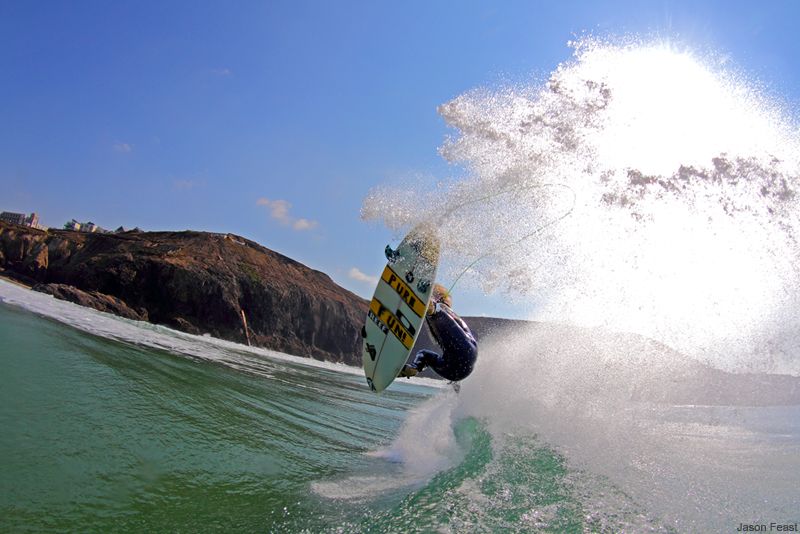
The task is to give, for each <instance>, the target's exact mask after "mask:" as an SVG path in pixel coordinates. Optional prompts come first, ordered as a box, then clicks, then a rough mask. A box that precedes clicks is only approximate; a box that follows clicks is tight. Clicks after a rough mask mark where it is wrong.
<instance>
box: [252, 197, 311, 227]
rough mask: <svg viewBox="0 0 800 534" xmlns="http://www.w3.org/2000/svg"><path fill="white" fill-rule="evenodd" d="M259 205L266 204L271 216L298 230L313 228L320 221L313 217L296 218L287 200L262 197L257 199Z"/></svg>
mask: <svg viewBox="0 0 800 534" xmlns="http://www.w3.org/2000/svg"><path fill="white" fill-rule="evenodd" d="M256 204H257V205H258V206H264V207H265V208H267V210H268V211H269V216H270V217H272V218H273V219H275V220H276V221H278V222H279V223H281V224H282V225H284V226H291V227H292V228H294V229H295V230H297V231H298V232H302V231H305V230H313V229H314V228H316V227H317V226H318V225H319V223H317V221H314V220H311V219H304V218H299V219H296V218H294V217H292V216H291V215H290V214H289V210H290V209H291V208H292V205H291V204H290V203H289V202H287V201H286V200H270V199H268V198H265V197H262V198H259V199H258V200H257V201H256Z"/></svg>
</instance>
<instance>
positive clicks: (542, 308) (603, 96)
mask: <svg viewBox="0 0 800 534" xmlns="http://www.w3.org/2000/svg"><path fill="white" fill-rule="evenodd" d="M574 50H575V53H574V57H573V58H572V59H571V60H570V61H567V62H565V63H564V64H562V65H560V66H559V67H558V68H557V69H556V70H555V71H553V72H552V73H551V74H550V76H549V78H548V79H547V80H546V81H544V82H541V83H539V82H536V83H530V84H528V85H518V86H512V87H502V88H495V89H476V90H474V91H470V92H468V93H466V94H464V95H461V96H459V97H458V98H456V99H454V100H452V101H451V102H448V103H446V104H444V105H443V106H441V108H440V113H441V115H442V116H443V117H444V119H445V120H446V121H447V123H448V124H449V125H450V126H451V127H452V128H454V135H453V137H452V138H450V139H448V140H447V141H446V142H445V144H444V145H443V146H442V148H441V153H442V155H443V156H444V157H445V158H446V159H447V160H448V161H450V162H452V163H454V164H456V165H458V166H460V167H461V168H462V169H464V173H463V176H461V177H459V178H457V179H452V180H449V181H443V182H439V183H436V184H419V185H418V186H417V188H418V191H417V192H418V193H419V194H420V195H421V196H422V197H424V198H425V199H426V200H425V204H426V206H425V207H426V209H425V210H424V211H425V212H426V213H427V214H429V215H430V214H435V215H430V217H432V218H433V219H435V220H436V222H437V224H438V225H439V226H440V227H441V228H442V234H443V236H442V237H443V241H444V243H446V244H447V249H446V250H445V251H444V252H445V255H446V262H445V269H444V270H443V272H444V273H445V275H446V276H447V277H449V278H450V280H451V281H452V280H455V279H457V278H458V277H459V276H461V274H462V273H465V274H464V276H463V277H462V278H461V279H459V280H458V284H459V285H461V284H466V283H471V284H472V285H474V286H478V287H480V288H482V289H483V290H484V291H486V292H493V291H504V292H506V293H508V294H510V295H513V296H514V297H516V298H519V299H523V300H525V301H526V302H534V303H535V304H536V308H535V309H536V312H535V314H534V315H533V316H532V317H531V318H532V319H537V320H551V321H552V320H556V321H560V322H569V323H574V324H579V325H584V326H604V327H607V328H609V329H611V330H617V331H626V332H636V333H639V334H641V335H645V336H648V337H650V338H653V339H656V340H659V341H661V342H663V343H666V344H667V345H669V346H670V347H672V348H674V349H676V350H678V351H680V352H683V353H685V354H687V355H691V356H692V357H694V358H697V359H700V360H703V361H705V362H708V363H711V364H713V365H714V366H716V367H718V368H720V369H725V370H734V371H758V372H776V373H787V374H793V375H800V359H799V358H798V356H797V353H798V350H797V349H798V345H799V344H800V339H798V335H800V334H798V333H799V332H800V328H798V326H800V305H798V304H800V291H798V288H800V283H799V282H800V272H798V267H797V266H798V265H800V262H799V261H798V260H800V248H798V243H797V236H798V229H800V226H799V225H800V220H798V217H799V216H800V211H798V195H797V192H798V177H800V160H799V159H798V158H800V135H798V129H797V127H796V125H795V124H794V123H793V122H792V121H791V120H790V118H789V116H788V114H787V113H786V112H785V110H784V109H782V108H781V106H780V105H778V103H776V102H775V101H774V100H771V99H770V98H769V97H768V96H766V95H765V93H764V92H763V91H761V90H759V89H757V87H756V84H754V83H751V82H749V81H748V80H747V79H746V78H745V77H744V76H742V75H740V74H737V73H736V72H734V71H733V70H731V69H729V68H726V62H725V61H723V60H721V59H720V60H718V59H715V58H713V57H709V58H700V57H698V56H696V55H694V54H693V53H691V52H690V51H685V50H679V49H677V48H676V47H675V46H672V45H669V44H663V43H640V42H635V43H633V42H632V43H625V44H610V43H606V42H600V41H596V40H584V41H581V42H577V43H575V44H574ZM415 213H419V210H417V209H413V208H412V206H411V205H410V204H409V195H408V194H407V191H405V190H398V189H397V188H392V187H389V186H385V187H379V188H376V189H375V190H373V191H371V192H370V194H369V195H368V197H367V198H366V199H365V201H364V205H363V208H362V214H363V216H364V218H366V219H381V220H383V221H384V222H385V224H386V225H387V226H389V227H390V228H393V229H401V228H404V227H407V226H409V225H411V224H414V223H416V222H418V221H417V220H415V218H414V217H415V215H414V214H415ZM475 260H478V261H477V262H476V261H475Z"/></svg>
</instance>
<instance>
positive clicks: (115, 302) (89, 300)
mask: <svg viewBox="0 0 800 534" xmlns="http://www.w3.org/2000/svg"><path fill="white" fill-rule="evenodd" d="M31 289H33V290H34V291H39V292H41V293H47V294H48V295H53V296H54V297H56V298H57V299H61V300H67V301H69V302H74V303H75V304H80V305H81V306H87V307H89V308H94V309H96V310H99V311H103V312H108V313H113V314H114V315H119V316H120V317H125V318H126V319H133V320H136V321H146V320H147V313H146V312H144V313H140V312H137V311H135V310H133V309H131V308H130V307H129V306H128V305H127V304H125V303H124V302H123V301H122V300H121V299H118V298H117V297H112V296H111V295H105V294H103V293H100V292H98V291H88V292H87V291H81V290H80V289H78V288H76V287H73V286H68V285H65V284H37V285H35V286H33V287H32V288H31Z"/></svg>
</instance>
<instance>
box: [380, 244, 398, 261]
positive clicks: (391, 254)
mask: <svg viewBox="0 0 800 534" xmlns="http://www.w3.org/2000/svg"><path fill="white" fill-rule="evenodd" d="M383 253H384V254H385V255H386V259H387V260H389V261H390V262H392V263H394V262H395V261H397V258H398V257H400V253H399V252H397V251H396V250H392V247H390V246H389V245H386V248H385V249H383Z"/></svg>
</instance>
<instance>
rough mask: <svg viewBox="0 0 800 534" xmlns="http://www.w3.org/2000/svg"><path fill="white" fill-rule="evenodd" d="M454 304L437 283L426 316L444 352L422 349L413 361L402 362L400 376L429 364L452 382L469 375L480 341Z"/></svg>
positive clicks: (411, 373)
mask: <svg viewBox="0 0 800 534" xmlns="http://www.w3.org/2000/svg"><path fill="white" fill-rule="evenodd" d="M452 305H453V300H452V298H451V297H450V294H449V293H448V291H447V289H445V288H444V287H443V286H441V285H439V284H434V286H433V294H432V295H431V300H430V303H429V304H428V310H427V313H426V315H425V319H426V322H427V323H428V328H429V329H430V331H431V334H432V335H433V339H434V340H435V341H436V343H437V344H438V345H439V346H440V347H441V348H442V353H441V354H438V353H436V352H434V351H432V350H427V349H422V350H420V351H419V352H417V355H416V356H415V357H414V361H413V362H411V364H406V365H404V366H403V368H402V369H401V370H400V374H399V375H398V376H402V377H404V378H411V377H412V376H416V375H417V374H418V373H421V372H422V371H423V370H424V369H425V368H426V367H430V368H431V369H433V370H434V371H436V374H438V375H439V376H441V377H442V378H445V379H447V380H450V381H452V382H458V381H460V380H464V379H465V378H466V377H468V376H469V374H470V373H471V372H472V368H473V367H474V366H475V360H477V359H478V344H477V342H476V341H475V336H473V335H472V332H471V331H470V329H469V327H468V326H467V323H465V322H464V320H463V319H462V318H461V317H459V316H458V315H456V312H454V311H453V310H452V308H451V306H452Z"/></svg>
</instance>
